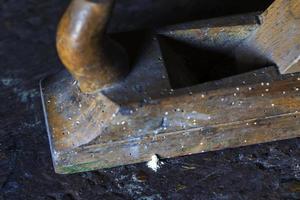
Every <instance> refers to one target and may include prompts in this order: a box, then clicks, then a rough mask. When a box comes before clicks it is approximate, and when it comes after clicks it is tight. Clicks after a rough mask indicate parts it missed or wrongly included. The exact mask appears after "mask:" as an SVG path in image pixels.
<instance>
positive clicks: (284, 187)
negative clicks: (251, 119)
mask: <svg viewBox="0 0 300 200" xmlns="http://www.w3.org/2000/svg"><path fill="white" fill-rule="evenodd" d="M120 2H122V4H118V5H117V10H116V11H115V17H114V18H113V19H114V20H113V21H112V23H111V26H110V27H111V30H113V31H120V30H130V29H134V28H136V27H138V26H139V27H149V26H153V25H157V24H165V23H174V22H177V21H183V20H184V19H196V18H203V17H207V16H220V15H223V14H232V13H234V12H244V11H255V10H261V9H263V8H265V7H266V5H267V3H269V1H267V0H266V1H261V0H255V1H234V0H224V1H222V0H218V1H217V0H209V1H204V0H172V1H171V0H156V1H155V0H124V1H120ZM68 3H69V1H62V0H46V1H45V0H0V70H1V71H0V199H9V200H18V199H22V200H27V199H30V200H31V199H50V200H51V199H52V200H54V199H65V200H72V199H83V200H85V199H92V200H93V199H99V200H101V199H104V200H106V199H140V200H156V199H300V150H299V147H300V140H299V139H294V140H288V141H282V142H277V143H270V144H263V145H256V146H251V147H245V148H240V149H232V150H224V151H219V152H212V153H205V154H201V155H194V156H188V157H183V158H176V159H169V160H166V161H165V163H166V164H165V165H164V166H163V168H162V169H161V170H159V172H158V173H154V172H152V171H151V170H150V169H148V168H147V167H146V166H145V164H138V165H131V166H124V167H118V168H115V169H108V170H99V171H95V172H88V173H81V174H75V175H57V174H55V173H54V171H53V168H52V164H51V158H50V152H49V146H48V141H47V134H46V129H45V125H44V118H43V113H42V107H41V101H40V95H39V90H38V84H39V80H40V79H41V78H43V77H45V76H47V75H48V74H51V73H54V72H56V71H57V70H60V69H62V65H61V64H60V62H59V60H58V58H57V55H56V51H55V48H54V46H55V45H54V41H55V31H56V25H57V23H58V20H59V18H60V16H61V14H62V13H63V11H64V10H65V8H66V6H67V4H68ZM126 13H127V14H126Z"/></svg>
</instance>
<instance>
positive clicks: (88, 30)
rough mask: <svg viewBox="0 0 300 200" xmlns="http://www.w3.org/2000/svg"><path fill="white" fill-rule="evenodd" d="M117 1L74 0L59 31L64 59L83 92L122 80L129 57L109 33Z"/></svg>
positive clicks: (63, 18) (62, 58) (59, 50)
mask: <svg viewBox="0 0 300 200" xmlns="http://www.w3.org/2000/svg"><path fill="white" fill-rule="evenodd" d="M113 4H114V0H98V1H96V0H73V1H72V2H71V4H70V6H69V7H68V9H67V11H66V12H65V14H64V16H63V17H62V19H61V21H60V24H59V27H58V33H57V50H58V54H59V56H60V59H61V61H62V62H63V64H64V65H65V66H66V68H67V69H68V70H69V72H70V73H71V74H72V75H73V77H74V78H75V79H76V80H77V81H78V83H79V87H80V89H81V91H82V92H84V93H92V92H95V91H98V90H100V89H103V88H104V87H107V86H110V85H111V84H112V83H114V82H116V81H118V80H120V79H122V78H123V77H124V76H125V75H126V72H127V71H128V67H127V56H126V54H125V52H124V51H123V50H122V48H121V47H120V46H118V45H117V44H116V43H114V42H113V41H112V40H110V39H109V38H108V37H107V36H106V35H105V31H106V25H107V22H108V20H109V17H110V14H111V10H112V8H113Z"/></svg>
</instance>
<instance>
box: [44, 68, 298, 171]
mask: <svg viewBox="0 0 300 200" xmlns="http://www.w3.org/2000/svg"><path fill="white" fill-rule="evenodd" d="M272 70H274V68H271V69H268V70H266V71H264V70H261V71H258V72H256V73H262V72H264V75H263V76H262V77H261V78H260V79H256V77H255V76H254V75H253V73H249V74H245V75H243V76H242V75H241V76H236V77H232V78H231V79H232V80H233V82H235V83H236V84H237V86H236V87H228V88H227V87H225V86H226V84H223V87H222V86H220V87H219V88H218V89H212V90H208V88H209V85H207V86H206V88H205V89H204V90H203V87H201V86H199V87H197V86H194V87H192V88H189V89H181V90H179V91H174V92H172V95H171V96H170V97H165V98H162V99H152V103H151V102H148V103H146V104H145V105H141V104H140V102H137V103H134V102H133V103H128V104H126V105H123V106H121V107H120V108H118V107H116V106H114V105H113V104H112V106H110V105H111V104H109V103H108V102H109V100H106V99H104V100H103V95H102V94H101V93H100V94H94V95H92V96H91V95H90V96H87V95H84V94H81V93H80V91H78V89H77V86H76V85H74V84H73V82H74V80H73V79H72V78H71V77H69V76H66V74H63V75H61V76H59V78H56V79H55V80H56V81H55V82H51V80H50V82H47V84H46V85H45V86H46V87H44V92H43V93H44V105H45V109H46V112H45V113H47V116H48V118H47V119H48V125H49V127H48V131H49V137H50V142H51V145H52V155H53V162H54V166H55V169H56V172H58V173H73V172H79V171H87V170H93V169H98V168H107V167H113V166H118V165H124V164H131V163H138V162H143V161H148V160H149V159H150V158H151V156H152V155H154V154H157V155H159V156H161V157H162V158H170V157H175V156H182V155H189V154H194V153H200V152H206V151H213V150H219V149H224V148H232V147H238V146H245V145H250V144H257V143H263V142H270V141H276V140H282V139H288V138H294V137H299V136H300V135H299V131H298V130H299V128H300V121H299V120H298V119H299V113H298V109H299V106H300V96H299V90H300V89H299V87H300V81H299V77H298V76H296V77H292V78H289V79H286V80H285V79H284V77H280V76H279V75H275V74H276V71H272ZM247 76H249V77H248V79H249V80H248V81H247V84H243V81H245V80H243V79H242V78H245V77H247ZM268 76H269V77H272V78H271V79H270V81H268V82H265V81H262V82H260V81H261V80H262V78H266V77H268ZM281 79H283V80H281ZM241 80H243V81H241ZM223 82H224V83H226V80H224V81H223ZM245 82H246V81H245ZM61 86H63V87H61ZM200 88H201V90H200ZM163 90H164V88H162V91H163ZM171 91H172V90H171ZM173 93H174V94H173ZM177 93H178V94H177ZM71 99H74V100H75V101H74V100H73V101H71ZM80 105H81V106H80ZM99 109H100V110H99ZM124 110H125V111H124ZM90 134H91V137H90V136H89V135H90Z"/></svg>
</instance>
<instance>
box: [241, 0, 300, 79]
mask: <svg viewBox="0 0 300 200" xmlns="http://www.w3.org/2000/svg"><path fill="white" fill-rule="evenodd" d="M259 18H260V21H261V26H260V27H259V28H258V29H257V30H256V31H254V32H253V34H252V36H251V37H249V38H248V40H247V41H246V42H245V44H244V45H242V46H241V48H238V49H237V51H236V53H237V57H238V59H239V60H240V62H241V63H243V62H248V63H250V64H252V63H254V62H258V61H253V60H259V62H260V63H275V64H276V65H277V66H278V68H279V70H280V72H281V73H283V74H285V73H293V72H299V71H300V62H299V60H300V1H299V0H288V1H287V0H275V1H274V2H273V3H272V5H271V6H270V7H269V8H268V9H267V10H266V11H265V12H264V13H263V14H262V15H261V16H260V17H259ZM240 51H242V52H243V54H244V55H242V56H240V55H241V52H240Z"/></svg>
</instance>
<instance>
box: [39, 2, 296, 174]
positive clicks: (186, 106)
mask: <svg viewBox="0 0 300 200" xmlns="http://www.w3.org/2000/svg"><path fill="white" fill-rule="evenodd" d="M113 5H114V1H113V0H98V1H96V0H73V1H72V2H71V4H70V6H69V7H68V9H67V11H66V12H65V14H64V16H63V17H62V19H61V22H60V24H59V27H58V33H57V50H58V54H59V56H60V59H61V61H62V62H63V64H64V65H65V67H66V68H67V70H64V71H62V72H60V73H58V74H55V75H52V76H50V77H47V78H46V79H44V80H43V81H41V94H42V101H43V107H44V113H45V119H46V124H47V130H48V136H49V141H50V147H51V153H52V159H53V163H54V168H55V171H56V172H57V173H62V174H66V173H76V172H82V171H89V170H94V169H101V168H109V167H115V166H120V165H127V164H132V163H139V162H144V161H148V160H149V159H151V156H152V155H158V156H159V157H161V158H171V157H176V156H184V155H190V154H196V153H201V152H207V151H214V150H220V149H224V148H233V147H239V146H245V145H252V144H258V143H264V142H270V141H276V140H282V139H289V138H295V137H299V136H300V113H299V112H298V111H299V108H300V91H299V89H300V74H298V73H296V72H298V71H300V62H299V59H300V1H299V0H289V1H286V0H275V1H274V3H273V4H272V5H271V6H270V7H269V8H268V9H267V10H266V11H265V12H263V13H262V14H260V13H250V14H245V15H239V16H227V17H222V18H214V19H208V20H201V21H194V22H188V23H183V24H178V25H172V26H168V27H163V28H159V29H155V30H152V31H149V32H148V33H147V34H146V36H145V39H144V40H143V44H142V45H141V48H140V49H139V51H138V55H137V56H136V57H135V58H134V59H133V58H131V57H130V55H129V54H128V51H127V50H126V48H124V47H123V46H122V45H121V44H119V43H118V42H116V40H114V39H113V36H112V35H110V34H108V33H107V31H106V26H107V22H108V20H109V18H110V15H111V11H112V9H113ZM121 35H122V34H121ZM131 42H132V43H135V42H137V41H135V40H134V39H133V40H132V41H131ZM185 48H186V49H189V50H185ZM200 50H201V51H200ZM201 52H202V53H201ZM203 52H205V53H203ZM211 52H212V56H211V54H210V53H211ZM191 55H193V57H194V58H196V59H194V60H196V61H195V62H190V60H189V57H190V56H191ZM217 55H225V56H226V58H227V57H228V58H230V59H231V60H233V62H230V63H229V64H228V63H227V64H226V62H225V61H224V63H223V61H222V62H220V60H222V59H221V58H220V59H219V57H218V56H217ZM222 58H223V57H222ZM225 60H226V59H225ZM208 61H209V62H208ZM193 63H194V64H193ZM214 63H219V65H218V67H215V66H216V65H215V64H214ZM226 66H229V68H228V67H226ZM268 66H270V67H268ZM230 67H234V70H235V71H236V72H238V73H232V72H233V68H230ZM220 69H221V70H222V73H224V74H227V77H222V76H221V77H218V76H214V75H216V74H217V70H220ZM278 69H279V70H278ZM208 71H210V73H211V74H213V77H214V78H212V79H205V78H207V77H208V76H207V72H208ZM280 72H281V74H280ZM291 72H292V74H287V75H282V74H284V73H291ZM200 79H201V80H202V79H203V80H205V81H203V80H202V82H201V80H200Z"/></svg>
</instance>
